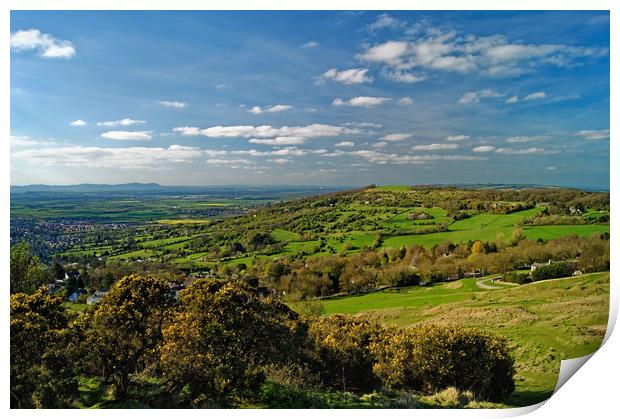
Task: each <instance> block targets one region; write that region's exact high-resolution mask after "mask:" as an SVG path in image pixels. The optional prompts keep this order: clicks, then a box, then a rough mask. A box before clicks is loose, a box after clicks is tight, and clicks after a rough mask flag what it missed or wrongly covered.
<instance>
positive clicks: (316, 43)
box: [299, 41, 319, 49]
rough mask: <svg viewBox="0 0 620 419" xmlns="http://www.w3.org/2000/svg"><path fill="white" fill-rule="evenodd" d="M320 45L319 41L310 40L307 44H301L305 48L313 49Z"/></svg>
mask: <svg viewBox="0 0 620 419" xmlns="http://www.w3.org/2000/svg"><path fill="white" fill-rule="evenodd" d="M318 46H319V43H318V42H314V41H308V42H306V43H305V44H301V45H300V46H299V47H300V48H304V49H311V48H316V47H318Z"/></svg>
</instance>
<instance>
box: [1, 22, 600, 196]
mask: <svg viewBox="0 0 620 419" xmlns="http://www.w3.org/2000/svg"><path fill="white" fill-rule="evenodd" d="M609 89H610V87H609V15H608V13H606V12H582V11H580V12H398V11H388V12H206V11H205V12H170V11H166V12H148V11H140V12H139V11H135V12H125V11H124V12H60V11H56V12H31V11H28V12H12V13H11V184H14V185H18V184H32V183H46V184H75V183H86V182H88V183H123V182H158V183H161V184H164V185H219V184H261V185H268V184H324V185H363V184H369V183H378V184H419V183H478V182H481V183H487V182H492V183H538V184H553V185H567V186H581V187H594V188H608V187H609V93H610V90H609Z"/></svg>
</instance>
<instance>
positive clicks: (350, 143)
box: [334, 141, 355, 147]
mask: <svg viewBox="0 0 620 419" xmlns="http://www.w3.org/2000/svg"><path fill="white" fill-rule="evenodd" d="M354 146H355V143H354V142H353V141H340V142H339V143H336V144H334V147H354Z"/></svg>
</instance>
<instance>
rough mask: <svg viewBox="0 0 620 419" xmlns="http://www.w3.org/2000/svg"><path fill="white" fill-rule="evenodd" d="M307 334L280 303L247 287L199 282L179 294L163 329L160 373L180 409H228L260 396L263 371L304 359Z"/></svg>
mask: <svg viewBox="0 0 620 419" xmlns="http://www.w3.org/2000/svg"><path fill="white" fill-rule="evenodd" d="M304 334H305V329H304V328H303V325H302V324H301V323H299V322H298V321H297V314H296V313H295V312H293V311H292V310H290V309H289V308H288V307H287V306H286V305H284V304H283V303H281V302H280V301H277V300H272V299H261V298H259V297H258V295H257V294H256V293H255V292H254V291H253V290H252V289H251V288H250V287H248V286H247V285H243V284H237V283H223V282H219V281H216V280H199V281H196V282H195V283H194V284H192V285H191V286H190V287H189V288H187V289H186V290H185V291H183V292H182V293H181V298H180V305H179V307H178V310H177V311H176V313H175V314H174V316H173V317H172V319H171V321H170V322H169V324H168V326H167V327H166V328H165V329H164V341H163V344H162V346H161V349H160V355H161V358H160V361H161V369H162V371H163V375H164V379H165V380H166V382H167V383H168V386H169V390H170V392H172V393H173V394H176V395H177V397H178V400H179V403H180V404H181V405H188V406H194V407H214V406H229V405H232V404H234V403H235V399H236V398H238V397H240V396H241V395H243V394H244V393H246V392H254V393H255V392H257V391H258V389H259V387H260V385H261V383H262V382H263V380H264V374H263V372H262V370H261V369H262V367H263V366H267V365H272V364H276V365H277V364H279V363H282V364H285V363H288V362H292V361H294V360H296V358H298V357H299V356H301V355H300V353H301V352H303V349H304V344H303V342H304V340H303V336H304Z"/></svg>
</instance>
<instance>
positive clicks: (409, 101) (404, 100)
mask: <svg viewBox="0 0 620 419" xmlns="http://www.w3.org/2000/svg"><path fill="white" fill-rule="evenodd" d="M398 104H399V105H405V106H407V105H413V99H411V98H410V97H409V96H405V97H402V98H400V99H398Z"/></svg>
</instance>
